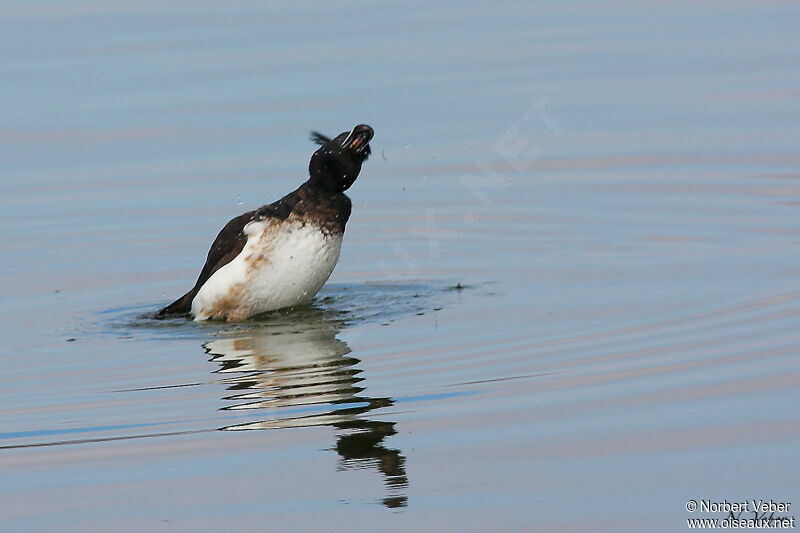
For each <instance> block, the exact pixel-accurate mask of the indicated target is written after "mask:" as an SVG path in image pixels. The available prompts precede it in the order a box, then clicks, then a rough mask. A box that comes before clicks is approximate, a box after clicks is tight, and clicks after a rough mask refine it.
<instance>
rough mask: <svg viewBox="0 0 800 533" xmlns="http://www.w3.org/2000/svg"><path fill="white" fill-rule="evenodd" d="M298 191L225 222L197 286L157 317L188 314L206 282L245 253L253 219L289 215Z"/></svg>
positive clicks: (209, 252)
mask: <svg viewBox="0 0 800 533" xmlns="http://www.w3.org/2000/svg"><path fill="white" fill-rule="evenodd" d="M298 200H299V198H298V194H297V191H295V192H293V193H291V194H289V195H287V196H284V197H283V198H281V199H280V200H278V201H277V202H274V203H272V204H269V205H265V206H262V207H260V208H258V209H257V210H255V211H248V212H247V213H245V214H243V215H239V216H238V217H236V218H233V219H231V220H229V221H228V223H227V224H225V227H223V228H222V229H221V230H220V232H219V234H218V235H217V238H216V239H214V242H213V244H211V249H210V250H209V251H208V256H207V257H206V264H205V265H204V266H203V270H201V271H200V275H199V276H198V277H197V282H196V283H195V284H194V287H192V289H191V290H190V291H189V292H187V293H186V294H184V295H183V296H181V297H180V298H178V299H177V300H175V301H174V302H172V303H171V304H169V305H168V306H166V307H165V308H163V309H161V310H160V311H158V312H157V313H156V315H155V316H156V318H164V317H167V316H170V315H185V314H187V313H188V312H189V311H191V309H192V300H194V297H195V296H197V293H198V291H199V290H200V288H201V287H202V286H203V285H204V284H205V282H206V281H208V279H209V278H210V277H211V276H212V275H214V272H216V271H217V270H219V269H220V268H222V267H224V266H225V265H227V264H228V263H230V262H231V261H233V259H234V258H235V257H236V256H237V255H239V254H240V253H241V251H242V250H243V249H244V245H245V243H246V242H247V235H245V233H244V227H245V226H246V225H247V224H249V223H250V222H252V221H253V220H264V219H266V218H275V219H281V220H283V219H286V218H288V217H289V214H291V212H292V207H294V205H295V204H296V203H297V202H298Z"/></svg>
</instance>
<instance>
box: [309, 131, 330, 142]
mask: <svg viewBox="0 0 800 533" xmlns="http://www.w3.org/2000/svg"><path fill="white" fill-rule="evenodd" d="M311 140H312V141H314V142H315V143H317V144H319V145H323V144H325V143H326V142H328V141H330V140H331V138H330V137H328V136H326V135H323V134H321V133H320V132H318V131H312V132H311Z"/></svg>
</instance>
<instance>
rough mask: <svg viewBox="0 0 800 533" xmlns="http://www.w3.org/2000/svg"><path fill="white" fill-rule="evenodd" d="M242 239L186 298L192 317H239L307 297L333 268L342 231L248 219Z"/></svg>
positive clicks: (290, 222)
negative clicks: (228, 259)
mask: <svg viewBox="0 0 800 533" xmlns="http://www.w3.org/2000/svg"><path fill="white" fill-rule="evenodd" d="M244 233H245V235H246V236H247V242H246V243H245V245H244V249H243V250H242V251H241V253H240V254H239V255H237V256H236V257H235V258H234V259H233V261H231V262H230V263H228V264H227V265H225V266H223V267H222V268H220V269H219V270H217V271H216V272H215V273H214V274H213V275H212V276H211V277H210V278H209V279H208V281H206V283H205V284H204V285H203V286H202V288H201V289H200V291H198V293H197V296H195V298H194V300H192V315H194V319H195V320H207V319H209V318H215V319H227V320H244V319H246V318H249V317H251V316H253V315H257V314H259V313H264V312H266V311H273V310H275V309H281V308H284V307H291V306H293V305H300V304H305V303H308V302H310V301H311V300H312V299H313V298H314V295H316V294H317V292H319V290H320V289H321V288H322V286H323V285H324V284H325V282H326V281H327V280H328V278H329V277H330V275H331V272H333V268H334V267H335V266H336V261H337V260H338V259H339V252H340V250H341V248H342V234H341V233H340V234H336V235H328V234H326V233H323V232H322V230H321V229H320V228H318V227H316V226H314V225H313V224H305V225H303V224H302V223H300V222H296V221H282V222H275V221H271V220H259V221H253V222H250V223H249V224H247V226H245V228H244Z"/></svg>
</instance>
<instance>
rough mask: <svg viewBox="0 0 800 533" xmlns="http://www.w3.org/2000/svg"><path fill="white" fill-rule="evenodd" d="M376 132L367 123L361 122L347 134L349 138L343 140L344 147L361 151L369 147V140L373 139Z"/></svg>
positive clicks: (357, 151)
mask: <svg viewBox="0 0 800 533" xmlns="http://www.w3.org/2000/svg"><path fill="white" fill-rule="evenodd" d="M373 135H374V132H373V131H372V128H370V127H369V126H367V125H366V124H359V125H358V126H356V127H355V128H353V130H352V131H351V132H350V133H349V134H348V135H347V138H346V139H345V140H344V141H343V142H342V148H344V149H345V150H351V151H353V152H356V153H361V152H363V151H364V150H366V149H367V148H368V147H369V142H370V141H371V140H372V136H373Z"/></svg>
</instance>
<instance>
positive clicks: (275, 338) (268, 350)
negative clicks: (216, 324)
mask: <svg viewBox="0 0 800 533" xmlns="http://www.w3.org/2000/svg"><path fill="white" fill-rule="evenodd" d="M326 315H327V314H326V312H324V311H321V310H319V309H315V308H310V309H303V310H299V311H295V312H293V313H291V314H287V313H275V314H273V315H271V316H270V317H269V321H267V322H259V323H257V324H254V325H253V326H252V327H247V328H246V329H235V330H230V331H223V332H221V333H220V336H219V338H218V339H215V340H213V341H210V342H208V343H206V344H205V345H204V348H205V349H206V352H207V353H208V354H209V355H211V361H212V362H215V363H217V364H219V365H220V368H219V369H218V370H217V371H216V372H218V373H220V374H230V376H226V377H225V378H223V379H222V383H223V384H225V385H227V387H228V390H229V391H233V392H234V394H232V395H230V396H227V397H225V398H224V400H226V401H228V402H230V404H229V405H227V406H226V407H224V409H227V410H233V411H244V410H251V409H259V410H265V409H268V410H269V415H271V416H270V417H269V418H268V419H266V420H261V421H258V422H248V423H242V424H236V425H232V426H227V427H224V428H222V429H223V430H226V431H242V430H255V429H275V428H289V427H308V426H332V427H334V428H336V429H337V442H336V447H335V449H336V451H337V452H338V453H339V456H340V468H341V469H343V470H348V469H355V468H364V467H368V468H376V469H377V470H378V471H380V472H381V473H382V474H383V476H384V483H385V486H386V488H387V495H386V497H384V498H383V504H384V505H385V506H387V507H404V506H406V504H407V496H406V495H405V492H406V488H407V486H408V477H407V476H406V470H405V457H404V456H403V455H402V454H401V453H400V451H399V450H395V449H392V448H387V447H386V446H384V445H383V441H384V440H385V439H386V438H387V437H390V436H392V435H394V434H395V433H397V431H396V430H395V428H394V426H395V423H394V422H385V421H378V420H369V419H367V418H365V415H366V414H367V413H369V412H370V411H372V410H374V409H377V408H380V407H388V406H390V405H392V400H391V398H371V397H369V396H365V395H364V394H363V392H364V387H363V386H361V383H362V382H363V381H364V378H363V376H362V375H361V374H362V370H361V369H359V368H358V364H359V363H360V360H359V359H357V358H355V357H352V356H350V355H349V354H350V351H351V350H350V347H349V346H348V345H347V344H346V343H345V342H343V341H341V340H339V339H337V338H336V334H337V333H338V332H339V330H340V329H341V325H340V323H338V322H337V321H336V320H333V319H331V318H330V317H328V316H326ZM259 414H260V413H259Z"/></svg>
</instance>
